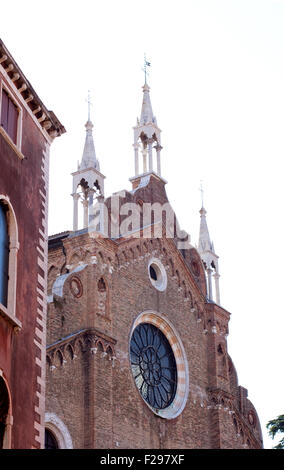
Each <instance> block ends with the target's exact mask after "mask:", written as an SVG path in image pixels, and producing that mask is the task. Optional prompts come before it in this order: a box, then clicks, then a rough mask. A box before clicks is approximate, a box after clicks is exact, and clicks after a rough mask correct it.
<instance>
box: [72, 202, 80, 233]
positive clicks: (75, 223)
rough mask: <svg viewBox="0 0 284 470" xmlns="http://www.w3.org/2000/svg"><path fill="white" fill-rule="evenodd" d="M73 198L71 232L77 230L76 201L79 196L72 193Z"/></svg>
mask: <svg viewBox="0 0 284 470" xmlns="http://www.w3.org/2000/svg"><path fill="white" fill-rule="evenodd" d="M72 196H73V230H74V232H75V231H76V230H78V200H79V198H80V194H78V193H74V194H72Z"/></svg>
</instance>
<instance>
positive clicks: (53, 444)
mask: <svg viewBox="0 0 284 470" xmlns="http://www.w3.org/2000/svg"><path fill="white" fill-rule="evenodd" d="M44 448H45V449H58V443H57V440H56V438H55V436H54V434H53V433H52V432H51V431H50V430H49V429H45V438H44Z"/></svg>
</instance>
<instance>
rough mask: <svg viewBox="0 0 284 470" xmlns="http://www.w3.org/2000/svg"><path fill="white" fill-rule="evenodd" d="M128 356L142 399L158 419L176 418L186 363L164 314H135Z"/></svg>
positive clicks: (186, 380) (186, 389)
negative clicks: (136, 315)
mask: <svg viewBox="0 0 284 470" xmlns="http://www.w3.org/2000/svg"><path fill="white" fill-rule="evenodd" d="M129 359H130V366H131V371H132V375H133V379H134V382H135V385H136V387H137V389H138V391H139V393H140V396H141V397H142V399H143V400H144V402H145V403H146V404H147V405H148V406H149V407H150V409H151V410H152V411H153V412H154V413H155V414H157V415H158V416H160V417H161V418H166V419H173V418H176V417H177V416H178V415H179V414H180V413H181V412H182V411H183V409H184V407H185V405H186V402H187V396H188V392H189V376H188V365H187V359H186V354H185V350H184V347H183V344H182V342H181V339H180V337H179V334H178V332H177V331H176V329H175V328H174V326H173V325H172V324H171V323H170V321H169V320H168V319H167V318H166V317H165V316H164V315H163V314H161V313H157V312H153V311H146V312H143V313H140V315H138V317H137V318H136V319H135V321H134V323H133V326H132V330H131V334H130V341H129Z"/></svg>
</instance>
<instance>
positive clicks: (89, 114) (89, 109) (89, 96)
mask: <svg viewBox="0 0 284 470" xmlns="http://www.w3.org/2000/svg"><path fill="white" fill-rule="evenodd" d="M86 101H87V103H88V121H90V120H91V106H93V103H92V102H91V92H90V90H88V99H87V100H86Z"/></svg>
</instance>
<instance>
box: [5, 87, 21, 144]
mask: <svg viewBox="0 0 284 470" xmlns="http://www.w3.org/2000/svg"><path fill="white" fill-rule="evenodd" d="M18 116H19V113H18V108H17V106H16V105H15V103H14V101H13V100H12V99H11V98H10V96H9V95H8V93H7V92H6V91H5V90H2V105H1V126H2V127H3V129H4V130H5V131H6V132H7V134H8V136H9V137H11V139H12V141H13V142H14V144H16V143H17V127H18Z"/></svg>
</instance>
